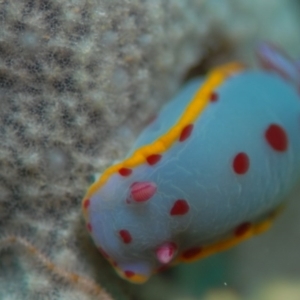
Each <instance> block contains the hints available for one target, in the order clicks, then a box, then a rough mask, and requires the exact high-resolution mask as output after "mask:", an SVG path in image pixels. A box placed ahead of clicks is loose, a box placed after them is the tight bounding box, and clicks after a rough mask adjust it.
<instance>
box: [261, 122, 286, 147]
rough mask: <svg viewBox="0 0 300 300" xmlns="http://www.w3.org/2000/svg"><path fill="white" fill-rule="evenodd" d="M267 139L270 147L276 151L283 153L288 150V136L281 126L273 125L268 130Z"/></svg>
mask: <svg viewBox="0 0 300 300" xmlns="http://www.w3.org/2000/svg"><path fill="white" fill-rule="evenodd" d="M265 137H266V140H267V142H268V143H269V145H270V146H271V147H272V148H273V149H274V150H276V151H280V152H283V151H285V150H286V149H287V146H288V139H287V135H286V133H285V131H284V129H283V128H282V127H281V126H279V125H277V124H271V125H270V126H269V127H268V129H267V130H266V133H265Z"/></svg>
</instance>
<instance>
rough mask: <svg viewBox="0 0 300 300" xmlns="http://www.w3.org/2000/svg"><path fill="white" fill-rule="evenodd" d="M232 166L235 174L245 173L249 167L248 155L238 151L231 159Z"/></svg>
mask: <svg viewBox="0 0 300 300" xmlns="http://www.w3.org/2000/svg"><path fill="white" fill-rule="evenodd" d="M232 168H233V170H234V172H235V173H237V174H245V173H246V172H247V171H248V169H249V157H248V155H247V154H246V153H244V152H240V153H238V154H237V155H236V156H235V158H234V159H233V163H232Z"/></svg>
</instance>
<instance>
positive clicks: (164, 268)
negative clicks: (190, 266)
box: [156, 265, 170, 272]
mask: <svg viewBox="0 0 300 300" xmlns="http://www.w3.org/2000/svg"><path fill="white" fill-rule="evenodd" d="M169 268H170V265H161V266H160V267H158V268H157V269H156V272H163V271H165V270H167V269H169Z"/></svg>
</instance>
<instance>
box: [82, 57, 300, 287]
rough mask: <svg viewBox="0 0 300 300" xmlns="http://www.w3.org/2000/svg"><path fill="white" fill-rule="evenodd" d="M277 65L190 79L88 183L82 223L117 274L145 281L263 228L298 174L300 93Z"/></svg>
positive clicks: (226, 69) (230, 68)
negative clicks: (120, 154) (121, 158)
mask: <svg viewBox="0 0 300 300" xmlns="http://www.w3.org/2000/svg"><path fill="white" fill-rule="evenodd" d="M275 64H276V62H275V63H272V61H271V65H272V66H273V68H271V69H273V72H269V71H264V70H247V69H245V68H244V67H243V66H242V65H241V64H239V63H232V64H228V65H225V66H221V67H219V68H216V69H214V70H212V71H211V72H210V73H209V75H208V76H207V79H196V80H193V81H191V82H190V83H188V84H187V85H186V86H185V87H184V88H183V90H182V91H181V92H180V93H179V94H178V95H177V96H176V97H175V98H174V100H173V101H172V102H170V103H169V104H167V105H166V106H165V107H164V108H163V109H162V111H161V113H160V114H159V115H158V117H157V118H156V120H155V121H154V122H152V123H151V124H150V125H149V126H148V127H147V128H146V129H145V130H144V131H143V132H142V134H141V135H140V137H139V138H138V140H137V141H136V143H135V145H134V147H133V149H132V150H131V151H130V153H129V155H128V156H127V158H126V159H125V160H124V161H123V162H120V163H118V164H116V165H114V166H112V167H110V168H108V169H107V170H106V171H105V172H104V173H103V174H102V175H101V176H100V178H99V179H98V180H97V181H96V182H95V183H94V184H92V185H91V187H90V188H89V190H88V192H87V194H86V196H85V198H84V200H83V204H82V205H83V211H84V216H85V219H86V222H87V227H88V229H89V231H90V234H91V236H92V238H93V240H94V242H95V244H96V245H97V247H98V248H99V250H100V251H101V252H102V254H103V255H104V256H105V257H106V258H107V259H108V260H109V261H110V262H111V263H112V265H113V266H114V267H115V268H116V270H117V272H118V273H119V274H120V275H121V276H122V277H124V278H126V279H128V280H130V281H132V282H135V283H142V282H144V281H146V280H147V279H148V278H149V276H150V275H151V274H152V273H155V272H158V271H159V270H161V269H163V268H164V267H166V266H168V265H173V264H175V263H177V262H181V261H183V262H186V261H193V260H196V259H199V258H203V257H206V256H207V255H210V254H212V253H215V252H217V251H221V250H225V249H228V248H229V247H231V246H233V245H235V244H237V243H239V242H241V241H243V240H245V239H247V238H249V237H251V236H253V235H254V234H258V233H260V232H263V231H264V230H266V229H268V228H269V227H270V225H271V222H272V220H273V218H274V217H275V215H276V213H277V211H278V210H279V208H280V207H281V206H282V203H283V201H284V200H285V198H286V196H287V195H288V194H289V192H290V190H291V189H292V188H293V187H294V186H295V184H296V183H297V181H298V180H299V179H300V98H299V94H298V93H297V88H296V86H295V84H294V83H292V82H291V81H288V80H287V79H283V78H282V77H281V76H280V75H279V74H278V73H279V72H276V70H277V69H278V66H275ZM268 66H270V61H269V65H268ZM274 66H275V67H274ZM269 69H270V68H269ZM274 70H275V72H274ZM281 75H282V74H281Z"/></svg>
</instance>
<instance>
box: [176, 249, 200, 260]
mask: <svg viewBox="0 0 300 300" xmlns="http://www.w3.org/2000/svg"><path fill="white" fill-rule="evenodd" d="M201 251H202V248H201V247H195V248H190V249H188V250H185V251H184V252H183V253H182V254H181V256H182V257H183V258H186V259H190V258H194V257H195V256H197V255H198V254H200V253H201Z"/></svg>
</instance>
